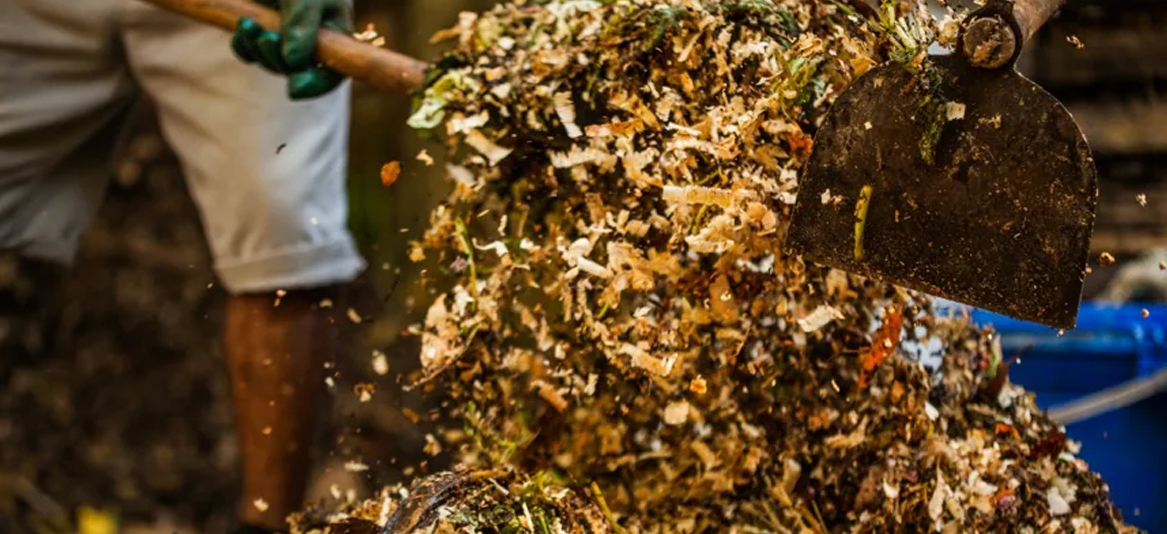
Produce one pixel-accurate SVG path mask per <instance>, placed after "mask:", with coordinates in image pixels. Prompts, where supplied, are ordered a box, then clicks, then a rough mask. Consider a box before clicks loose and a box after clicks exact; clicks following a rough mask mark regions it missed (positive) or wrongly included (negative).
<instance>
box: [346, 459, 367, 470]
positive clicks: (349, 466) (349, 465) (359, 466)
mask: <svg viewBox="0 0 1167 534" xmlns="http://www.w3.org/2000/svg"><path fill="white" fill-rule="evenodd" d="M344 470H345V471H348V472H349V473H363V472H365V471H368V470H369V466H368V465H367V464H363V463H361V462H358V461H356V460H350V461H347V462H345V463H344Z"/></svg>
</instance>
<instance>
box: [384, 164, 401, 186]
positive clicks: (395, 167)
mask: <svg viewBox="0 0 1167 534" xmlns="http://www.w3.org/2000/svg"><path fill="white" fill-rule="evenodd" d="M400 176H401V163H400V162H397V161H390V162H389V163H386V164H384V165H382V166H381V185H383V186H385V187H389V186H391V185H393V184H395V183H397V178H398V177H400Z"/></svg>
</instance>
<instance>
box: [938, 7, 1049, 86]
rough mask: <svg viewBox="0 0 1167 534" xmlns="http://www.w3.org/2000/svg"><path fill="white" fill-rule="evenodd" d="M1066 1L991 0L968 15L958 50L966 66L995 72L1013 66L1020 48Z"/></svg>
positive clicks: (1019, 53)
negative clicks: (966, 61) (966, 62)
mask: <svg viewBox="0 0 1167 534" xmlns="http://www.w3.org/2000/svg"><path fill="white" fill-rule="evenodd" d="M1065 3H1066V0H994V1H991V2H989V4H988V5H986V6H985V7H984V8H981V9H979V10H977V11H976V12H974V13H973V14H972V15H970V16H969V18H968V20H969V22H968V23H967V24H966V25H965V28H964V32H963V35H962V36H961V51H962V52H963V53H964V57H965V58H966V59H968V61H969V63H971V64H972V65H974V66H976V67H980V68H984V69H997V68H1001V67H1003V66H1005V65H1008V64H1011V63H1013V61H1014V60H1016V59H1017V56H1019V55H1021V48H1022V47H1023V46H1024V45H1025V43H1026V42H1027V41H1029V38H1030V37H1033V35H1034V34H1036V33H1037V30H1040V29H1041V27H1042V26H1045V23H1046V22H1048V21H1049V19H1051V18H1053V16H1054V13H1057V12H1058V9H1061V7H1062V5H1064V4H1065Z"/></svg>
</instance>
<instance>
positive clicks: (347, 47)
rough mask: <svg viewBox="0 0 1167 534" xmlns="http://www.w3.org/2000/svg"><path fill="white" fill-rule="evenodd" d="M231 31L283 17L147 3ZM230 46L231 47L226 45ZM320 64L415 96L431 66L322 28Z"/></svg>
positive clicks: (249, 9) (243, 4) (210, 2)
mask: <svg viewBox="0 0 1167 534" xmlns="http://www.w3.org/2000/svg"><path fill="white" fill-rule="evenodd" d="M145 1H146V2H149V3H151V4H154V5H157V6H159V7H162V8H165V9H168V10H170V11H174V12H176V13H179V14H182V15H185V16H187V17H190V18H192V19H195V20H199V21H202V22H205V23H208V24H211V25H213V26H218V27H220V28H223V29H224V30H227V31H233V30H234V29H235V26H236V24H238V23H239V19H240V18H242V17H248V18H251V19H253V20H255V21H256V22H258V23H259V24H260V25H261V26H263V27H264V28H268V29H273V30H274V29H278V28H279V27H280V15H279V13H276V12H275V11H273V10H271V9H268V8H266V7H263V6H261V5H259V4H257V3H255V2H251V1H249V0H145ZM223 46H227V43H225V42H224V43H223ZM316 60H317V61H319V62H320V64H322V65H324V66H325V67H328V68H330V69H332V70H335V71H337V72H339V73H341V74H344V75H345V76H348V77H350V78H353V79H354V80H360V81H363V82H365V83H368V84H369V85H372V86H373V87H376V88H378V89H381V90H384V91H390V92H395V93H405V94H408V93H412V92H413V91H416V90H417V89H420V88H421V87H422V85H424V84H425V76H426V70H427V69H429V65H428V64H427V63H425V62H423V61H419V60H416V59H414V58H411V57H409V56H405V55H402V54H398V53H397V52H393V51H391V50H386V49H384V48H380V47H376V46H373V45H371V44H367V43H362V42H360V41H358V40H356V39H354V38H353V37H352V36H349V35H345V34H343V33H341V32H338V31H333V30H329V29H327V28H322V29H321V30H320V35H319V37H317V38H316Z"/></svg>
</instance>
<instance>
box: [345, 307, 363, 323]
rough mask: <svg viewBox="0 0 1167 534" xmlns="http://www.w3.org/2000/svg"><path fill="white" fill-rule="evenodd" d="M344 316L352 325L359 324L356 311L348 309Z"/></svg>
mask: <svg viewBox="0 0 1167 534" xmlns="http://www.w3.org/2000/svg"><path fill="white" fill-rule="evenodd" d="M345 315H347V316H348V320H350V321H352V322H353V323H354V324H361V316H360V314H358V313H357V311H356V310H354V309H352V308H349V309H348V310H346V311H345Z"/></svg>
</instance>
